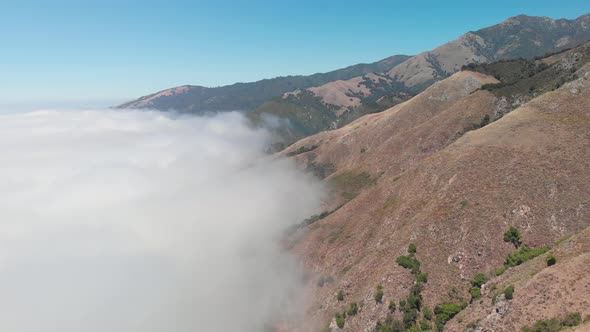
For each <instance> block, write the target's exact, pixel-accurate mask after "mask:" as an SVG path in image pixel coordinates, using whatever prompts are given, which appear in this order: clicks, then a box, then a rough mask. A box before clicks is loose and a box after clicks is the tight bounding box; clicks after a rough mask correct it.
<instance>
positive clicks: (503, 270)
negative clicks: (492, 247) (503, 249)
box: [494, 266, 508, 277]
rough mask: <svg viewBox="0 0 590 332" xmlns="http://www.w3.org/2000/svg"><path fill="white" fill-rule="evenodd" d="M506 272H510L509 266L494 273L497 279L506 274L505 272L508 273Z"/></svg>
mask: <svg viewBox="0 0 590 332" xmlns="http://www.w3.org/2000/svg"><path fill="white" fill-rule="evenodd" d="M506 270H508V267H507V266H502V267H500V268H497V269H496V271H494V275H495V276H496V277H498V276H501V275H502V274H504V272H506Z"/></svg>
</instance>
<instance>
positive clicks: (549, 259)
mask: <svg viewBox="0 0 590 332" xmlns="http://www.w3.org/2000/svg"><path fill="white" fill-rule="evenodd" d="M555 263H557V258H555V256H553V255H549V256H548V257H547V266H552V265H555Z"/></svg>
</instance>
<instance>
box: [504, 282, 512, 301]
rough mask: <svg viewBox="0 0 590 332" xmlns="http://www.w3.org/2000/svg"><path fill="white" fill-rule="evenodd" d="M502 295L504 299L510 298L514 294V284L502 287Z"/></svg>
mask: <svg viewBox="0 0 590 332" xmlns="http://www.w3.org/2000/svg"><path fill="white" fill-rule="evenodd" d="M503 293H504V297H506V300H512V297H513V296H514V286H512V285H510V286H508V287H506V288H504V292H503Z"/></svg>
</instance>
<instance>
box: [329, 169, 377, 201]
mask: <svg viewBox="0 0 590 332" xmlns="http://www.w3.org/2000/svg"><path fill="white" fill-rule="evenodd" d="M375 182H376V179H375V178H373V177H372V176H371V175H370V174H369V173H367V172H364V171H363V172H360V171H348V172H344V173H341V174H338V175H336V176H334V177H333V178H331V179H330V183H331V185H332V186H333V187H334V189H335V190H336V191H338V192H340V193H342V196H343V197H344V198H345V199H346V200H351V199H353V198H355V197H356V196H357V195H358V194H359V193H360V192H361V191H362V190H363V189H365V188H367V187H370V186H372V185H374V184H375Z"/></svg>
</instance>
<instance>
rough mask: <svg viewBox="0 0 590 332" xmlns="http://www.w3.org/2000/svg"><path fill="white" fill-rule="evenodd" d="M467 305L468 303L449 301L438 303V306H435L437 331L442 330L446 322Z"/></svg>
mask: <svg viewBox="0 0 590 332" xmlns="http://www.w3.org/2000/svg"><path fill="white" fill-rule="evenodd" d="M466 307H467V303H452V302H447V303H440V304H437V305H436V307H434V314H435V315H436V329H437V331H442V330H443V329H444V326H445V324H446V323H447V322H448V321H449V320H451V318H453V317H455V316H456V315H457V314H458V313H459V312H461V310H463V309H465V308H466Z"/></svg>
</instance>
